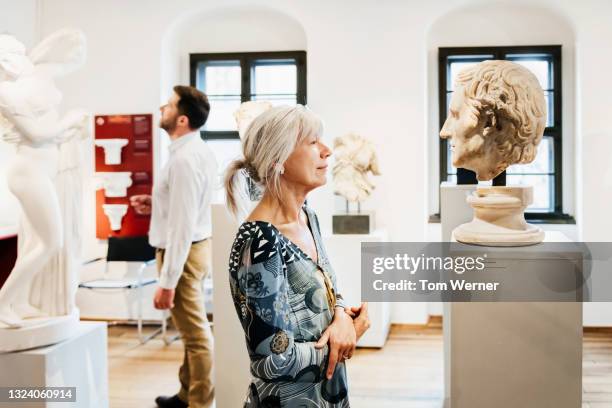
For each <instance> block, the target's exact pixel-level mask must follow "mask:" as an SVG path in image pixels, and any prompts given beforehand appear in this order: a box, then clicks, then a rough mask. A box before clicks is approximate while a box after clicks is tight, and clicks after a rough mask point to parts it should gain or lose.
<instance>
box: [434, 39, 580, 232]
mask: <svg viewBox="0 0 612 408" xmlns="http://www.w3.org/2000/svg"><path fill="white" fill-rule="evenodd" d="M438 58H439V61H438V62H439V102H440V107H439V115H440V117H439V119H440V123H439V125H440V129H441V128H442V125H443V124H444V121H445V120H446V117H447V115H448V108H449V105H450V99H451V95H452V92H453V86H454V82H455V78H456V76H457V74H458V72H460V71H461V70H462V69H464V68H467V67H469V66H471V65H474V64H477V63H478V62H481V61H484V60H491V59H496V60H509V61H514V62H516V63H519V64H522V65H524V66H525V67H527V68H528V69H529V70H531V72H533V73H534V74H535V76H536V77H537V78H538V80H539V82H540V85H541V86H542V89H543V90H544V94H545V97H546V102H547V108H548V118H547V124H546V129H545V131H544V137H543V138H542V142H541V143H540V145H539V146H538V154H537V157H536V159H535V160H534V161H533V162H532V163H530V164H523V165H512V166H510V167H509V168H508V169H507V170H506V172H504V173H502V175H500V176H498V177H499V178H496V180H494V181H493V184H503V183H504V181H503V180H504V178H505V181H506V182H507V184H527V185H532V186H533V187H534V201H533V204H532V205H531V206H529V207H528V208H527V211H526V213H525V218H527V219H528V220H531V221H535V220H541V221H543V222H552V221H557V222H564V221H566V222H567V221H569V222H571V221H570V220H571V217H569V216H567V215H566V214H563V210H562V208H563V202H562V198H563V195H562V186H563V184H562V171H561V169H562V163H561V159H562V134H563V132H562V123H563V122H562V115H561V100H562V99H561V98H562V93H561V46H557V45H552V46H550V45H547V46H518V47H445V48H439V49H438ZM439 143H440V181H450V182H457V178H458V175H459V178H460V179H463V180H465V179H466V178H467V179H468V180H470V179H472V180H473V181H474V182H475V181H476V179H475V175H473V172H471V171H469V170H465V169H456V168H454V167H453V166H452V161H451V151H450V143H448V141H447V140H444V139H440V142H439ZM500 180H501V181H500Z"/></svg>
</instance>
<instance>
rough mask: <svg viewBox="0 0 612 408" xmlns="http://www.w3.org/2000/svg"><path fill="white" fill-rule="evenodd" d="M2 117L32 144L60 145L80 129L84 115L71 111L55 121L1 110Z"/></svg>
mask: <svg viewBox="0 0 612 408" xmlns="http://www.w3.org/2000/svg"><path fill="white" fill-rule="evenodd" d="M2 113H3V114H4V116H5V117H6V118H7V119H8V120H9V121H11V122H12V123H13V125H14V126H15V129H16V130H17V131H18V132H19V133H20V134H21V135H22V136H23V138H25V139H27V140H29V141H30V142H31V143H32V144H43V143H61V142H63V141H65V140H66V139H69V138H70V137H71V136H72V135H73V133H74V131H75V130H78V129H80V128H81V127H82V124H83V121H84V120H85V114H84V113H82V112H79V111H71V112H68V113H67V114H66V115H64V117H63V118H61V119H60V120H57V118H55V117H53V115H41V116H34V117H31V116H25V115H20V114H18V113H11V112H7V111H5V110H3V112H2Z"/></svg>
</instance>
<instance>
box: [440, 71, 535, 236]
mask: <svg viewBox="0 0 612 408" xmlns="http://www.w3.org/2000/svg"><path fill="white" fill-rule="evenodd" d="M545 127H546V100H545V98H544V92H543V91H542V88H541V87H540V84H539V82H538V80H537V78H536V77H535V75H533V73H531V72H530V71H529V70H528V69H527V68H525V67H523V66H522V65H519V64H516V63H514V62H510V61H483V62H481V63H479V64H476V65H475V66H473V67H469V68H466V69H465V70H463V71H461V72H460V73H459V75H458V77H457V82H456V84H455V91H454V93H453V96H452V99H451V103H450V113H449V116H448V118H447V119H446V122H445V123H444V126H443V127H442V130H441V131H440V137H441V138H443V139H451V149H452V160H453V166H455V167H460V168H465V169H469V170H473V171H474V172H476V177H477V178H478V180H480V181H483V180H491V179H493V178H494V177H495V176H497V175H498V174H500V173H501V172H503V171H504V170H506V168H507V167H508V166H510V165H511V164H515V163H531V162H532V161H533V160H534V159H535V157H536V153H537V147H538V144H539V143H540V141H541V140H542V136H543V134H544V129H545ZM532 201H533V187H532V186H511V187H498V186H493V187H478V188H477V189H476V191H475V192H474V193H473V194H472V195H471V196H469V197H468V203H469V204H470V205H471V206H472V208H474V219H473V220H472V221H471V222H469V223H466V224H462V225H460V226H459V227H457V228H456V229H455V230H454V231H453V236H454V238H455V239H456V240H457V241H460V242H465V243H470V244H480V245H492V246H518V245H530V244H536V243H538V242H541V241H542V240H543V239H544V232H543V231H542V230H541V229H540V228H538V227H536V226H533V225H530V224H527V222H525V217H524V211H525V208H527V206H528V205H529V204H531V203H532Z"/></svg>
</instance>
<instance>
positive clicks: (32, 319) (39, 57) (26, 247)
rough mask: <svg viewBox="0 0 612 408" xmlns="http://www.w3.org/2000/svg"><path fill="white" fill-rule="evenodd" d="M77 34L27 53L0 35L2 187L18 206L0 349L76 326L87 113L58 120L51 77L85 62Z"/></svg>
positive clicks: (0, 298)
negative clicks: (6, 160)
mask: <svg viewBox="0 0 612 408" xmlns="http://www.w3.org/2000/svg"><path fill="white" fill-rule="evenodd" d="M85 52H86V42H85V37H84V35H83V34H82V33H81V32H80V31H77V30H70V29H64V30H60V31H58V32H56V33H54V34H52V35H50V36H49V37H47V38H46V39H44V40H43V41H42V42H41V43H40V44H39V45H38V46H36V47H35V48H34V49H33V50H32V51H31V52H30V54H29V56H28V55H26V52H25V47H24V45H23V44H22V43H20V42H19V41H18V40H17V39H15V38H14V37H12V36H10V35H0V114H1V115H2V116H3V117H4V121H3V123H4V127H3V128H2V129H0V133H1V136H2V139H3V140H4V141H5V142H9V143H14V144H16V145H17V149H16V154H15V157H14V158H13V160H12V163H11V164H10V166H9V170H8V174H7V181H8V185H9V188H10V190H11V192H12V193H13V194H14V195H15V196H16V197H17V199H18V200H19V203H20V205H21V208H22V218H21V224H20V229H19V248H18V255H17V261H16V263H15V266H14V268H13V270H12V271H11V273H10V275H9V277H8V279H7V281H6V282H5V284H4V286H3V287H2V288H1V289H0V351H11V350H19V349H24V348H32V347H38V346H42V345H47V344H52V343H56V342H58V341H61V340H63V339H65V338H68V337H70V336H71V335H72V333H73V331H74V330H75V329H76V325H77V324H78V309H77V308H76V306H75V304H74V296H75V292H76V288H77V279H78V277H77V272H78V266H79V263H78V262H79V256H80V242H81V240H82V236H81V224H82V222H81V211H82V203H81V199H82V169H81V163H80V160H81V157H83V155H82V154H81V153H80V151H79V149H80V144H81V142H82V141H83V140H84V139H85V138H87V137H89V136H90V134H91V132H90V115H89V114H88V113H87V112H85V111H84V110H72V111H69V112H68V113H67V114H66V115H64V116H60V114H59V112H58V108H59V104H60V101H61V97H62V95H61V93H60V91H59V90H58V89H57V87H56V85H55V78H56V77H58V76H61V75H64V74H67V73H69V72H72V71H73V70H75V69H76V68H78V67H79V66H81V65H82V64H83V63H84V61H85Z"/></svg>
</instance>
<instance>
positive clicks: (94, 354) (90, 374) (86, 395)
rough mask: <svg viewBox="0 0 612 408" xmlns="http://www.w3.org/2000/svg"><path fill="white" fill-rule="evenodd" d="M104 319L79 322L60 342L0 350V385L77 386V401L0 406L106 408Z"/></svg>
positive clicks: (106, 372) (1, 404)
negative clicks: (45, 345) (6, 350)
mask: <svg viewBox="0 0 612 408" xmlns="http://www.w3.org/2000/svg"><path fill="white" fill-rule="evenodd" d="M106 350H107V336H106V323H99V322H81V323H80V324H79V328H78V330H77V332H76V334H75V335H74V336H73V337H71V338H70V339H68V340H65V341H62V342H60V343H57V344H54V345H51V346H48V347H42V348H36V349H31V350H24V351H20V352H13V353H5V354H0V386H2V387H19V388H23V387H76V402H27V403H13V402H11V403H6V402H5V403H2V402H0V407H1V408H5V407H6V408H14V407H21V406H27V407H28V408H43V407H44V408H66V407H71V408H107V407H108V365H107V361H108V359H107V351H106Z"/></svg>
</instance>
